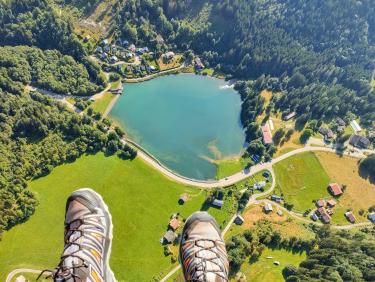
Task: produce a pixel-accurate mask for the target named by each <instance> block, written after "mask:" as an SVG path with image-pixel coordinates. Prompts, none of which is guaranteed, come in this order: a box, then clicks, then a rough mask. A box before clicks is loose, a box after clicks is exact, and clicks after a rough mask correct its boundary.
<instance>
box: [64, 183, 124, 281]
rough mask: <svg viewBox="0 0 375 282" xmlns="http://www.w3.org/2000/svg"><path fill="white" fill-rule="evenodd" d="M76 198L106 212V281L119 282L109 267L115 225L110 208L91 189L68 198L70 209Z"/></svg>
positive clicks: (82, 190)
mask: <svg viewBox="0 0 375 282" xmlns="http://www.w3.org/2000/svg"><path fill="white" fill-rule="evenodd" d="M75 197H83V200H84V201H85V204H87V206H88V207H89V208H90V209H95V208H97V207H99V208H101V209H102V210H103V211H104V215H105V219H106V222H107V226H109V230H108V237H107V238H106V248H105V252H104V255H105V257H104V267H105V269H104V273H105V277H104V281H105V282H117V280H116V278H115V275H114V273H113V271H112V269H111V267H110V266H109V259H110V257H111V251H112V239H113V224H112V215H111V213H110V212H109V209H108V206H107V205H106V203H105V202H104V200H103V197H102V196H101V195H100V194H99V193H97V192H95V191H94V190H93V189H91V188H81V189H79V190H77V191H74V192H73V193H72V194H71V195H70V197H69V198H68V201H67V207H68V203H69V202H70V201H71V200H73V199H74V198H75ZM80 199H82V198H80Z"/></svg>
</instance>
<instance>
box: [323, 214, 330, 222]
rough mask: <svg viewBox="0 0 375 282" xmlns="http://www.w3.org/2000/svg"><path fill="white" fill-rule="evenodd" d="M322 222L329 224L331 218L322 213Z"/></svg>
mask: <svg viewBox="0 0 375 282" xmlns="http://www.w3.org/2000/svg"><path fill="white" fill-rule="evenodd" d="M321 219H322V222H323V223H325V224H328V223H330V222H331V217H330V216H329V215H328V214H327V213H323V214H322V216H321Z"/></svg>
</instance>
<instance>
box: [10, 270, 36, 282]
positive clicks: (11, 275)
mask: <svg viewBox="0 0 375 282" xmlns="http://www.w3.org/2000/svg"><path fill="white" fill-rule="evenodd" d="M41 272H42V271H41V270H35V269H30V268H18V269H15V270H13V271H12V272H10V273H9V274H8V276H7V278H6V280H5V282H10V281H12V279H13V277H15V276H16V275H17V274H22V273H35V274H40V273H41Z"/></svg>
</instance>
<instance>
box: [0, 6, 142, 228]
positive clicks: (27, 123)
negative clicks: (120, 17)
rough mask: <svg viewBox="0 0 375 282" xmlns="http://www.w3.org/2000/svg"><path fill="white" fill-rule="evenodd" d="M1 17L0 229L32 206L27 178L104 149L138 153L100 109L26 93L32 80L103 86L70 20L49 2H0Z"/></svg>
mask: <svg viewBox="0 0 375 282" xmlns="http://www.w3.org/2000/svg"><path fill="white" fill-rule="evenodd" d="M0 18H1V19H0V34H1V35H0V45H9V46H4V47H0V156H1V158H0V235H1V233H2V231H3V230H6V229H8V228H11V227H12V226H14V225H15V224H17V223H20V222H22V221H24V220H27V219H28V218H29V216H30V215H31V214H32V213H33V212H34V211H35V208H36V205H37V198H36V197H35V195H34V194H33V193H32V192H31V191H30V190H28V188H27V183H28V181H30V180H32V179H35V178H38V177H41V176H44V175H46V174H48V173H49V172H51V170H52V169H53V168H54V167H55V166H57V165H60V164H63V163H65V162H72V161H74V160H75V159H76V158H78V157H79V156H81V155H82V154H91V153H96V152H98V151H103V152H104V153H105V154H107V155H113V154H118V156H119V157H120V158H123V159H132V158H135V157H136V154H137V153H136V151H135V150H133V149H132V148H130V147H129V146H127V145H124V144H123V143H122V142H121V140H120V139H121V137H122V136H123V134H124V132H123V131H122V130H121V129H120V128H117V127H116V128H115V130H113V131H110V132H108V128H109V126H110V125H111V122H110V121H109V120H107V119H102V117H101V115H100V114H99V113H94V112H93V111H92V110H91V111H89V110H88V111H87V114H83V115H78V114H76V113H73V112H71V111H69V110H67V109H66V108H65V106H64V105H63V104H61V103H60V102H57V101H55V100H54V99H53V98H52V97H49V96H47V95H42V94H40V93H38V92H29V91H27V89H26V86H27V85H32V86H37V87H40V88H42V89H43V90H50V91H53V92H56V93H60V94H71V95H91V94H94V93H96V92H97V91H100V90H101V89H103V87H104V86H105V84H106V81H105V80H104V79H103V78H101V75H100V73H101V71H100V68H99V67H98V66H97V65H96V64H95V63H93V62H92V61H90V60H89V59H88V57H87V56H86V55H85V51H84V49H83V47H82V46H81V45H80V43H79V41H76V37H75V35H74V34H73V33H72V30H71V28H70V24H69V23H67V22H65V21H63V20H61V19H59V17H57V16H56V15H55V14H54V13H53V11H52V9H51V7H50V6H49V2H47V1H44V0H39V1H38V0H17V1H6V2H4V1H2V2H1V3H0ZM47 41H48V42H47ZM18 44H21V45H23V46H16V45H18ZM77 44H78V45H77ZM26 45H28V46H26ZM38 47H41V49H39V48H38ZM81 47H82V48H81ZM42 49H43V50H42ZM50 49H52V50H50Z"/></svg>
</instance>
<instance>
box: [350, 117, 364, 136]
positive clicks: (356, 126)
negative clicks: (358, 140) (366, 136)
mask: <svg viewBox="0 0 375 282" xmlns="http://www.w3.org/2000/svg"><path fill="white" fill-rule="evenodd" d="M350 126H351V127H352V128H353V130H354V132H355V133H357V132H360V131H362V128H361V127H360V126H359V124H358V122H357V121H356V120H352V121H351V122H350Z"/></svg>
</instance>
